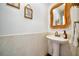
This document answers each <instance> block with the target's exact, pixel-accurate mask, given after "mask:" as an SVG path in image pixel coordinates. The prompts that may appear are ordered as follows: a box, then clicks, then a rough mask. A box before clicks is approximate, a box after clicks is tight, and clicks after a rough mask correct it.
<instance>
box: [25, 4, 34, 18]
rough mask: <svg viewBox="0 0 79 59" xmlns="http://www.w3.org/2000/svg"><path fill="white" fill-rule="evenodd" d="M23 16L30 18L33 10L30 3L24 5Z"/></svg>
mask: <svg viewBox="0 0 79 59" xmlns="http://www.w3.org/2000/svg"><path fill="white" fill-rule="evenodd" d="M24 17H25V18H28V19H32V18H33V10H32V8H31V5H30V4H27V5H26V6H25V7H24Z"/></svg>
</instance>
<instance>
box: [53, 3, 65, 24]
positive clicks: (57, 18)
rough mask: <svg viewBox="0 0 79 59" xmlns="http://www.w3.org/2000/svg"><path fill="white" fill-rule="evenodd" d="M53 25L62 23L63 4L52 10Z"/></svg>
mask: <svg viewBox="0 0 79 59" xmlns="http://www.w3.org/2000/svg"><path fill="white" fill-rule="evenodd" d="M53 15H54V16H53V26H56V25H64V24H65V19H64V4H63V5H61V6H60V7H58V8H55V9H54V10H53Z"/></svg>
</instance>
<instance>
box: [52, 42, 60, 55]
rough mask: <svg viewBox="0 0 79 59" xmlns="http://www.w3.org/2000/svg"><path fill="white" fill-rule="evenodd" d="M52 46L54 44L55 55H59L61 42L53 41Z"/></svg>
mask: <svg viewBox="0 0 79 59" xmlns="http://www.w3.org/2000/svg"><path fill="white" fill-rule="evenodd" d="M52 46H53V56H59V48H60V44H59V43H58V42H53V43H52Z"/></svg>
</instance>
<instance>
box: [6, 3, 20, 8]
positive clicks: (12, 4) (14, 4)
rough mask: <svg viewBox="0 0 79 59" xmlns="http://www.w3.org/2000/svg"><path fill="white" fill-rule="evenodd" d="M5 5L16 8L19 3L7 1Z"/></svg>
mask: <svg viewBox="0 0 79 59" xmlns="http://www.w3.org/2000/svg"><path fill="white" fill-rule="evenodd" d="M7 5H8V6H12V7H14V8H17V9H20V3H7Z"/></svg>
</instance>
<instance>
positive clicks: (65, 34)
mask: <svg viewBox="0 0 79 59" xmlns="http://www.w3.org/2000/svg"><path fill="white" fill-rule="evenodd" d="M63 37H64V39H67V33H66V31H65V30H64V33H63Z"/></svg>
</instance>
